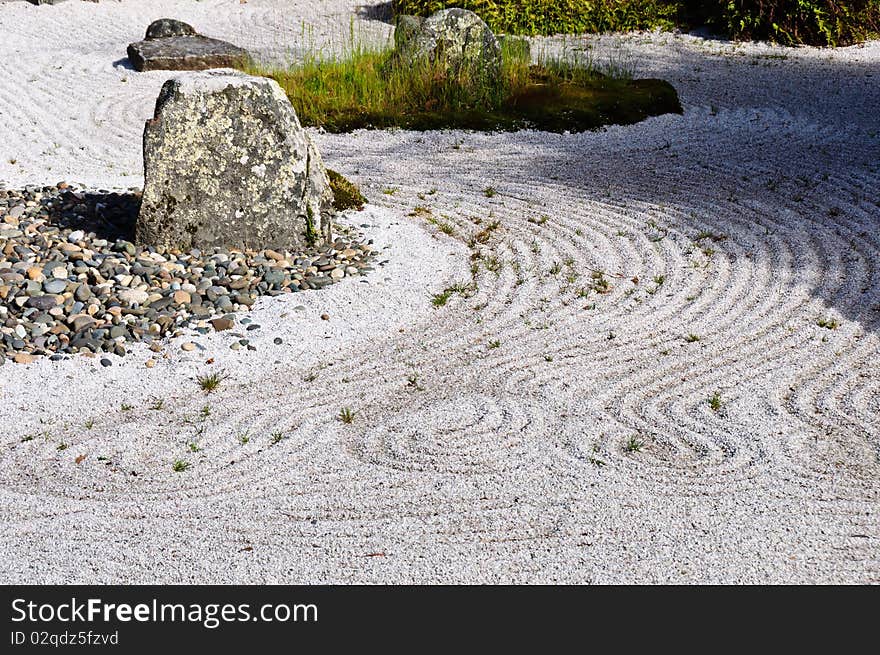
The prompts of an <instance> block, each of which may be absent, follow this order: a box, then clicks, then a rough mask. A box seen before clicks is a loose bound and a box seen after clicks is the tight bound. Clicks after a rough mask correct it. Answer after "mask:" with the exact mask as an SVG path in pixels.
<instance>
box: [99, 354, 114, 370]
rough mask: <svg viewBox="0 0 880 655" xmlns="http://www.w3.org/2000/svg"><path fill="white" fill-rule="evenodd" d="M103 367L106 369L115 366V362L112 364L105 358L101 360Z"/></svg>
mask: <svg viewBox="0 0 880 655" xmlns="http://www.w3.org/2000/svg"><path fill="white" fill-rule="evenodd" d="M101 366H103V367H105V368H106V367H108V366H113V362H111V361H110V360H109V359H107V358H106V357H104V358H103V359H102V360H101Z"/></svg>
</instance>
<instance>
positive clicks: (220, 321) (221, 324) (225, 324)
mask: <svg viewBox="0 0 880 655" xmlns="http://www.w3.org/2000/svg"><path fill="white" fill-rule="evenodd" d="M211 325H213V326H214V329H215V330H217V332H222V331H223V330H231V329H232V328H233V327H234V326H235V321H233V320H232V319H231V318H215V319H213V320H212V321H211Z"/></svg>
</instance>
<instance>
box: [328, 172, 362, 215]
mask: <svg viewBox="0 0 880 655" xmlns="http://www.w3.org/2000/svg"><path fill="white" fill-rule="evenodd" d="M327 177H329V178H330V189H331V190H332V191H333V208H334V209H335V210H336V211H340V212H341V211H345V210H346V209H363V207H364V203H365V202H367V199H366V198H364V194H362V193H361V190H360V189H358V188H357V186H356V185H355V184H354V183H352V182H351V181H349V180H348V179H347V178H345V177H343V176H342V175H340V174H339V173H337V172H336V171H334V170H331V169H329V168H328V169H327Z"/></svg>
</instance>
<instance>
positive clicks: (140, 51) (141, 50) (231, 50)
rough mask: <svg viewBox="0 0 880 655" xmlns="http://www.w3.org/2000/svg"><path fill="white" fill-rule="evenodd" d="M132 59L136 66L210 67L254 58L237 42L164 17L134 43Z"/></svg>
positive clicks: (130, 48) (130, 51) (230, 65)
mask: <svg viewBox="0 0 880 655" xmlns="http://www.w3.org/2000/svg"><path fill="white" fill-rule="evenodd" d="M128 59H129V61H130V62H131V65H132V66H134V68H135V70H138V71H152V70H207V69H209V68H235V67H241V66H244V65H245V64H247V62H248V61H250V56H249V55H248V53H247V51H246V50H244V49H242V48H239V47H238V46H236V45H233V44H231V43H227V42H226V41H220V40H219V39H211V38H208V37H207V36H202V35H201V34H198V33H197V32H196V30H195V29H194V28H193V27H192V25H189V24H187V23H184V22H181V21H179V20H174V19H173V18H160V19H159V20H156V21H153V22H152V23H150V26H149V27H147V34H146V36H145V38H144V40H143V41H138V42H137V43H130V44H129V46H128Z"/></svg>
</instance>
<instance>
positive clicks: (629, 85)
mask: <svg viewBox="0 0 880 655" xmlns="http://www.w3.org/2000/svg"><path fill="white" fill-rule="evenodd" d="M502 53H503V56H504V59H503V67H502V80H501V83H500V84H499V85H498V86H497V87H495V88H491V89H487V88H485V87H481V86H480V85H479V83H478V82H475V81H474V80H472V79H468V78H466V77H463V78H461V77H459V78H450V77H449V76H448V71H443V70H441V69H439V68H438V67H436V66H434V67H432V66H431V64H430V63H428V62H425V64H424V65H423V66H418V65H416V66H396V65H395V60H394V53H393V52H391V51H387V50H386V51H370V50H361V49H357V50H354V51H353V52H351V53H349V54H347V55H345V56H344V57H341V58H337V59H332V60H312V61H306V62H305V63H304V64H301V65H298V66H294V67H292V68H290V69H285V70H275V71H272V70H252V71H249V72H252V73H255V74H263V75H268V76H270V77H272V78H273V79H275V80H276V81H278V83H279V84H280V85H281V87H282V88H283V89H284V90H285V92H286V93H287V95H288V97H289V98H290V101H291V103H292V104H293V106H294V108H295V109H296V112H297V115H298V116H299V117H300V120H301V121H302V123H303V124H305V125H308V126H314V127H323V128H324V129H326V130H327V131H329V132H349V131H352V130H356V129H363V128H367V129H369V128H375V129H387V128H393V127H399V128H404V129H411V130H435V129H472V130H481V131H514V130H520V129H536V130H545V131H550V132H565V131H568V132H583V131H585V130H591V129H595V128H598V127H601V126H603V125H608V124H628V123H634V122H637V121H640V120H643V119H645V118H647V117H649V116H657V115H660V114H665V113H681V111H682V109H681V105H680V104H679V100H678V94H677V93H676V91H675V89H674V88H673V87H672V86H671V85H670V84H669V83H668V82H665V81H663V80H653V79H652V80H632V79H628V77H627V75H626V72H625V71H617V72H616V75H615V76H612V75H609V74H603V73H602V72H600V71H599V70H597V69H596V68H594V67H593V66H592V63H591V62H589V61H581V62H560V61H555V60H546V61H542V62H540V63H539V64H537V65H530V62H529V60H528V59H527V56H528V55H527V52H525V51H523V49H522V48H521V47H519V44H518V43H517V42H516V41H515V40H512V39H506V40H505V43H504V44H503V46H502Z"/></svg>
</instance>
